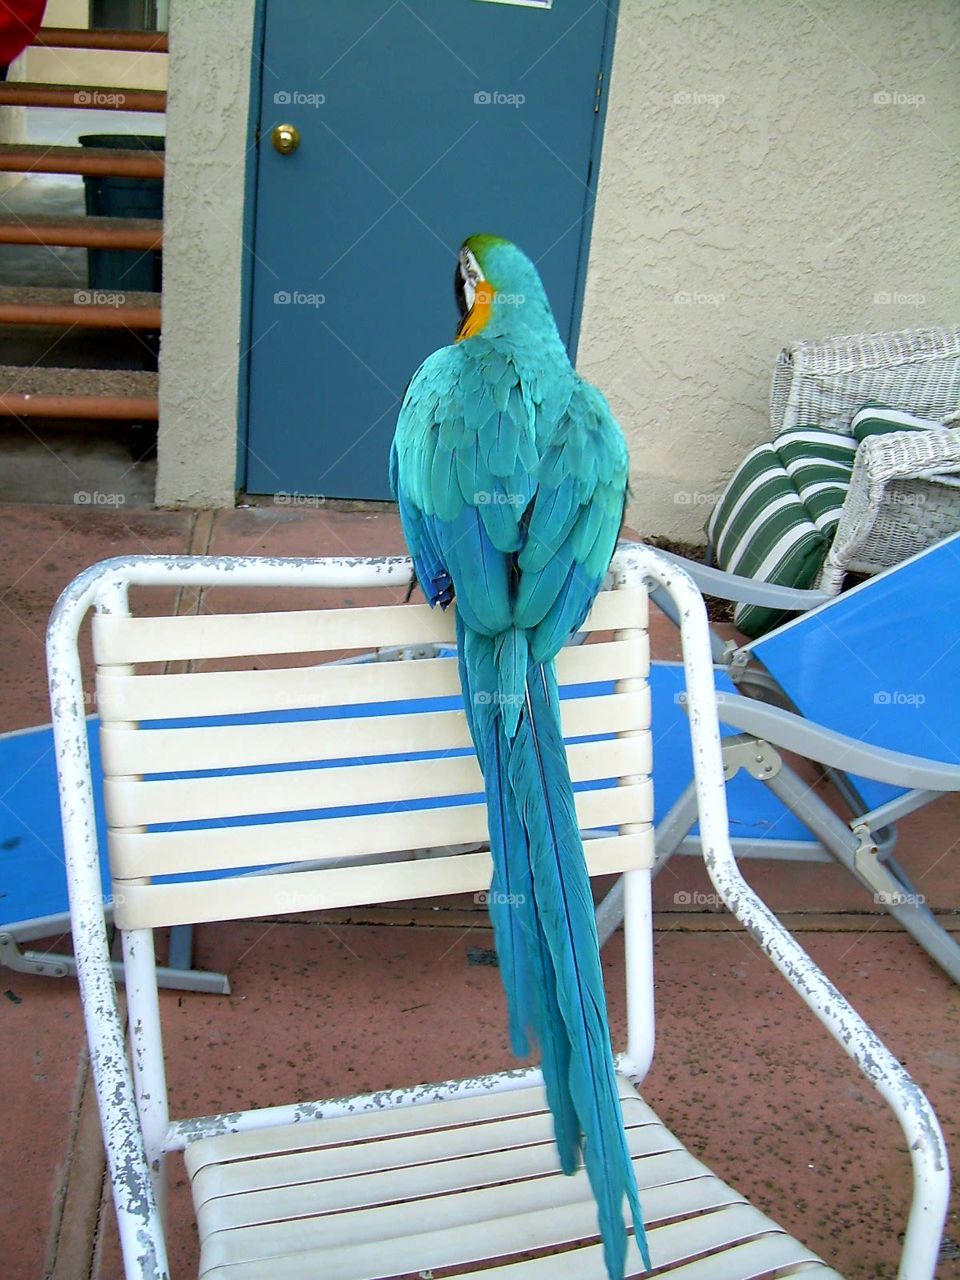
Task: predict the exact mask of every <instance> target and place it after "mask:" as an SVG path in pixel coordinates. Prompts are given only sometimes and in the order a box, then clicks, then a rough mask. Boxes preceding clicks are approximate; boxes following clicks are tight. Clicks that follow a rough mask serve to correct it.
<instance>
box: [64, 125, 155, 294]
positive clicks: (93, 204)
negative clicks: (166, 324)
mask: <svg viewBox="0 0 960 1280" xmlns="http://www.w3.org/2000/svg"><path fill="white" fill-rule="evenodd" d="M79 142H80V145H81V146H83V147H116V148H118V149H120V148H122V149H124V150H128V151H134V150H144V151H163V149H164V139H163V138H157V137H149V136H140V135H137V134H129V133H87V134H84V136H83V137H82V138H80V139H79ZM83 189H84V197H85V200H86V208H87V213H88V215H90V216H92V217H97V218H162V217H163V179H162V178H122V177H99V176H96V175H88V174H84V177H83ZM162 260H163V259H162V254H161V252H160V250H158V249H150V250H148V251H147V252H143V251H142V250H139V249H88V250H87V274H88V282H89V285H90V288H91V289H102V290H104V291H106V292H110V293H123V292H124V291H129V292H144V293H151V292H157V293H159V291H160V278H161V263H162Z"/></svg>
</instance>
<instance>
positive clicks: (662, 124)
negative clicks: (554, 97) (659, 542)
mask: <svg viewBox="0 0 960 1280" xmlns="http://www.w3.org/2000/svg"><path fill="white" fill-rule="evenodd" d="M958 38H960V6H957V5H956V3H955V2H954V0H927V3H925V4H923V5H919V6H917V5H903V4H901V3H898V2H897V0H870V3H868V4H864V3H862V0H856V2H854V0H816V2H815V3H807V2H806V0H799V3H796V4H791V5H781V4H778V3H773V2H772V0H723V2H722V3H721V2H720V0H621V4H620V20H619V25H618V32H617V43H616V50H615V55H614V65H613V73H612V79H611V97H610V101H609V104H608V115H607V124H606V133H605V142H604V150H603V160H602V165H601V171H600V181H599V193H598V199H597V206H596V215H595V223H594V231H593V240H592V245H591V252H590V261H589V271H588V276H587V288H586V301H585V311H584V317H583V328H582V337H581V342H580V355H579V360H578V365H579V368H580V370H581V372H582V373H584V374H585V375H586V376H587V377H589V378H591V379H592V380H593V381H595V382H596V383H597V384H598V385H599V386H600V387H602V388H603V390H604V391H605V393H606V394H607V396H608V397H609V399H610V402H611V405H612V407H613V409H614V411H615V412H616V414H617V416H618V418H619V420H620V422H621V424H622V426H623V428H624V430H625V432H626V435H627V438H628V443H629V445H630V453H631V459H632V490H633V496H632V500H631V505H630V509H629V513H628V515H629V522H630V524H631V525H632V526H633V527H635V528H636V529H638V530H640V531H641V532H642V533H643V534H647V535H652V534H656V535H661V536H666V537H670V538H674V539H678V540H685V541H700V540H702V526H703V522H704V520H705V519H706V517H707V515H708V514H709V510H710V507H711V505H712V504H713V502H715V501H716V498H717V497H718V495H719V493H720V492H721V491H722V488H723V484H724V482H725V481H726V479H727V478H728V477H729V475H730V474H731V472H732V471H733V470H734V468H735V467H736V465H737V463H738V462H739V460H740V459H741V458H742V457H743V455H744V454H745V453H746V451H747V450H748V449H749V448H750V447H751V446H753V445H754V444H756V443H758V442H759V441H761V440H763V439H766V438H768V436H769V426H768V395H769V383H770V376H771V373H772V369H773V364H774V361H775V358H776V355H777V352H778V351H779V349H780V348H781V347H782V346H785V345H787V344H788V343H789V342H790V341H792V340H794V339H797V338H801V337H804V338H816V337H822V336H826V335H828V334H844V333H858V332H877V331H881V330H889V329H899V328H903V327H907V326H910V325H927V324H941V323H956V321H957V318H958V315H957V300H958V293H960V255H958V254H957V251H956V247H957V243H958V240H960V184H958V181H957V166H958V160H960V100H958V98H957V94H956V80H955V76H956V66H955V57H956V53H955V46H956V45H957V42H958Z"/></svg>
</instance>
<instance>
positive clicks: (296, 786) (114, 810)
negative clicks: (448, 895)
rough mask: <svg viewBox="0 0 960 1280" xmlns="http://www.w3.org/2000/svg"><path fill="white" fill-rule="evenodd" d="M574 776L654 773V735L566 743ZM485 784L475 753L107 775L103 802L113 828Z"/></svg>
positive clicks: (477, 788) (381, 800)
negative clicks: (208, 773)
mask: <svg viewBox="0 0 960 1280" xmlns="http://www.w3.org/2000/svg"><path fill="white" fill-rule="evenodd" d="M567 760H568V763H569V766H570V777H571V778H572V780H573V781H574V782H596V781H598V780H602V779H606V778H622V777H631V776H635V775H638V774H649V772H650V768H651V747H650V735H649V734H647V733H644V734H638V735H637V736H635V737H629V738H610V739H607V740H606V741H599V742H581V743H577V744H575V745H573V746H570V747H568V748H567ZM482 791H483V775H482V774H481V773H480V766H479V764H478V763H477V758H476V756H475V755H474V754H473V753H472V752H471V754H470V755H461V756H447V757H440V758H437V759H433V760H399V761H392V762H389V763H387V764H352V765H340V766H337V765H334V766H331V767H330V768H326V769H324V768H321V769H293V770H289V769H288V770H283V771H282V772H278V773H273V772H270V773H242V774H235V775H227V776H223V777H213V778H207V777H196V776H194V777H189V778H177V779H170V780H164V781H160V782H141V781H139V780H138V779H135V778H125V777H124V778H107V779H105V781H104V788H103V794H104V807H105V810H106V815H107V822H108V823H109V824H110V825H111V826H113V827H136V826H149V825H150V824H151V823H155V822H194V821H199V820H201V819H214V818H239V817H245V816H248V815H253V814H266V813H294V812H297V811H298V810H308V809H327V808H340V807H345V806H347V805H373V804H391V803H403V802H406V801H410V800H424V799H432V798H434V797H440V796H459V795H464V796H466V795H474V794H477V793H478V792H482Z"/></svg>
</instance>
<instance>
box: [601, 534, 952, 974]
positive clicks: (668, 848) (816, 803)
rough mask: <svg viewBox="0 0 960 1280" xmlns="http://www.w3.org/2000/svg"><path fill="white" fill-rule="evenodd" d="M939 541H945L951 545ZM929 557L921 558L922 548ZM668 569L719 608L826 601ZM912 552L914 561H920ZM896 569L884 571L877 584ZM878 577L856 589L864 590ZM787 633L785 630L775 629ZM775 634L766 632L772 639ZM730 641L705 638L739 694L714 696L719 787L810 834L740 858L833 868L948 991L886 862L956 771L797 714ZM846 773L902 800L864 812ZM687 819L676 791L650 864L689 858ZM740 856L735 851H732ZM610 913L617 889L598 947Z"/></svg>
mask: <svg viewBox="0 0 960 1280" xmlns="http://www.w3.org/2000/svg"><path fill="white" fill-rule="evenodd" d="M948 541H951V542H952V541H957V537H956V535H955V536H954V539H949V540H948ZM928 550H929V549H928ZM661 554H663V555H664V556H665V558H666V559H668V560H669V561H670V562H671V563H672V564H675V565H676V566H677V567H680V568H682V569H683V570H684V571H685V572H687V573H688V574H689V575H690V576H691V578H692V579H693V580H694V582H695V583H696V584H697V586H698V587H699V589H700V590H701V591H702V592H703V593H704V594H705V595H708V596H714V597H716V598H719V599H725V600H735V601H745V602H747V603H751V604H758V605H761V606H763V607H772V608H782V609H785V610H786V609H790V610H795V611H797V612H798V613H800V614H802V613H806V612H811V611H813V610H816V609H818V608H820V607H821V606H824V605H827V604H829V602H830V601H831V599H832V597H831V596H829V595H827V594H826V593H825V592H820V591H793V590H791V589H789V588H785V587H777V586H771V585H768V584H765V583H758V582H754V581H753V580H751V579H747V578H740V577H737V576H736V575H733V574H727V573H723V572H721V571H720V570H717V569H714V568H710V567H707V566H704V565H701V564H697V563H695V562H693V561H689V560H686V559H684V558H683V557H681V556H675V555H672V554H668V553H666V552H664V553H661ZM922 554H923V553H921V555H922ZM902 568H903V566H894V568H893V569H889V570H887V571H885V573H884V575H883V576H884V577H886V576H887V575H888V574H891V573H896V572H898V571H899V570H900V569H902ZM877 581H878V579H876V578H874V579H871V580H870V581H868V582H866V583H864V584H863V585H862V587H861V588H859V589H858V590H861V591H863V592H868V591H870V590H871V587H872V585H873V584H874V583H875V582H877ZM652 598H653V599H654V600H655V601H656V602H657V603H658V604H659V605H660V606H661V608H663V609H664V610H665V611H666V612H667V613H668V615H670V616H672V617H673V618H674V620H675V621H677V616H676V610H675V607H674V606H673V605H672V604H671V601H670V600H669V598H667V597H666V596H665V594H664V593H663V592H662V591H661V590H660V589H659V588H656V587H654V590H653V593H652ZM785 625H790V624H785ZM773 634H776V633H773ZM767 639H769V637H763V638H761V640H759V641H753V642H750V643H747V644H743V645H740V644H737V643H735V642H728V641H724V640H722V639H721V638H720V637H719V636H718V635H717V634H716V633H715V632H712V631H711V636H710V642H711V647H712V652H713V659H714V662H715V664H716V667H717V671H718V674H720V673H722V674H723V675H725V676H728V677H729V679H730V680H731V681H732V682H733V685H734V686H735V687H736V688H738V689H740V690H742V691H743V693H742V694H737V693H728V692H724V693H721V694H719V695H718V704H719V715H720V718H721V720H722V721H723V723H724V724H725V725H727V726H729V727H730V728H732V729H735V730H737V731H738V732H737V733H735V734H732V735H729V736H725V737H724V738H723V743H722V753H723V760H724V770H725V775H726V777H727V779H728V780H729V779H731V778H733V777H735V776H736V774H737V773H738V772H739V771H740V770H744V771H746V772H748V773H749V774H751V775H752V776H753V777H755V778H757V779H758V780H759V781H761V782H762V783H764V784H765V785H766V786H767V787H768V788H769V789H770V790H771V791H772V792H773V793H774V794H775V795H776V796H777V797H778V799H779V800H780V801H781V802H782V804H783V805H784V807H785V808H786V809H787V810H789V811H790V812H791V813H793V814H794V815H796V816H797V817H798V818H799V819H800V820H801V821H802V822H803V824H804V825H805V826H806V827H807V828H808V830H809V831H810V833H811V835H812V837H813V841H812V843H811V846H809V847H807V848H803V847H798V848H795V849H790V848H784V849H782V850H778V849H777V848H776V844H775V842H759V843H758V844H757V845H756V846H755V847H752V848H750V849H749V850H747V851H745V852H747V854H748V856H753V857H765V856H779V857H783V858H786V859H790V860H798V861H830V860H831V859H836V860H837V861H838V862H840V863H841V864H842V865H843V866H845V867H846V868H847V870H848V871H850V872H851V874H852V875H854V876H855V877H856V878H857V879H858V880H859V881H860V882H861V883H862V884H863V885H864V887H865V888H867V889H868V890H869V891H870V893H871V894H872V895H873V896H874V901H875V903H876V904H877V905H881V906H883V907H884V908H885V909H886V910H887V911H888V912H889V913H890V914H891V915H892V916H893V917H894V918H895V919H896V920H897V921H898V922H899V923H900V924H901V925H902V927H903V928H904V929H905V930H906V931H907V932H908V933H910V934H911V935H912V937H914V938H915V939H916V941H917V942H918V943H919V944H920V946H922V947H923V949H924V950H925V951H926V952H927V954H928V955H929V956H930V957H931V959H933V960H934V961H935V962H936V963H937V964H938V965H940V967H941V968H942V969H943V970H944V971H945V972H946V973H947V974H948V975H949V976H950V977H951V978H952V979H953V980H954V981H955V982H960V944H958V942H957V940H956V939H955V938H954V937H952V936H951V935H950V934H948V933H947V932H946V930H945V929H944V928H943V926H942V925H941V924H940V922H939V921H938V920H937V919H936V918H935V916H934V915H933V913H932V912H931V911H930V910H929V908H928V907H927V906H926V904H925V901H924V898H923V895H922V894H921V893H919V892H918V890H917V888H916V886H915V885H914V884H913V883H912V881H911V880H910V878H909V877H908V875H907V874H906V872H905V871H904V869H903V868H902V867H901V866H900V865H899V863H898V862H897V860H896V858H895V856H894V852H893V850H894V845H895V843H896V837H897V833H896V828H895V823H896V822H897V821H898V819H900V818H902V817H905V816H906V815H907V814H909V813H912V812H913V811H914V810H916V809H918V808H921V807H922V806H923V805H925V804H928V803H930V801H931V800H933V799H935V798H936V797H937V796H938V795H941V794H943V793H945V792H952V791H960V765H953V764H947V763H942V762H941V761H938V760H932V759H927V758H925V757H921V756H916V755H909V754H907V753H904V752H898V751H892V750H889V749H884V748H882V747H878V746H871V745H869V744H867V743H863V742H861V741H859V740H857V739H856V738H853V737H850V736H848V735H845V734H843V733H839V732H837V731H836V730H835V729H830V728H825V727H824V726H823V725H820V724H818V723H817V722H816V721H815V720H813V719H810V718H807V717H806V716H803V715H800V714H798V713H797V711H796V708H795V706H794V704H793V702H792V700H791V698H790V686H789V683H786V686H785V684H784V683H782V682H781V680H782V678H783V677H782V673H781V680H777V679H775V678H774V677H773V676H772V675H771V674H770V673H769V672H768V671H766V670H765V668H764V667H763V665H762V662H759V661H758V651H759V653H760V654H762V653H763V652H764V644H765V641H766V640H767ZM784 751H790V752H793V753H795V754H796V755H799V756H802V757H804V758H806V759H808V760H810V761H813V762H815V763H816V764H817V765H819V766H821V767H822V769H823V772H824V774H825V776H826V777H827V778H829V780H830V781H831V782H832V783H833V785H834V787H835V788H836V790H837V791H838V793H839V795H840V797H841V799H842V800H843V802H844V804H845V806H846V807H847V809H848V810H849V813H850V817H849V819H848V820H847V821H844V820H843V819H842V818H841V817H839V816H838V815H837V813H836V811H835V809H834V808H832V807H831V806H829V805H828V804H827V803H826V802H825V801H824V799H823V798H822V797H821V796H820V795H818V794H817V792H816V791H814V790H813V789H811V787H810V786H809V785H808V784H807V783H806V782H805V781H804V780H803V779H802V778H801V777H800V776H799V775H798V773H797V771H796V770H795V769H794V768H793V767H792V766H791V765H790V764H789V763H788V762H787V761H786V760H785V759H784V758H783V755H782V752H784ZM851 775H856V776H861V777H867V778H871V779H874V780H876V781H878V782H883V783H889V784H891V785H892V786H896V787H899V788H903V789H904V791H903V794H901V795H900V796H897V797H896V798H894V799H891V800H889V801H888V802H886V803H884V804H882V805H878V806H875V807H872V808H871V806H870V805H869V804H867V803H865V802H864V800H863V799H862V798H861V796H860V794H859V793H858V791H857V789H856V786H855V785H854V783H852V782H851V780H850V778H851ZM696 819H697V806H696V789H695V786H694V783H693V781H691V782H690V784H689V785H688V786H687V787H686V789H685V790H684V792H683V794H682V795H681V797H680V798H679V799H678V801H677V802H676V804H675V805H674V806H673V807H672V809H671V810H670V812H669V813H668V814H667V815H666V816H665V817H664V818H663V819H662V820H661V822H660V823H659V825H658V828H657V838H656V844H657V867H658V869H659V868H661V867H662V866H663V865H664V864H665V862H666V860H667V859H668V858H670V857H671V856H672V855H673V854H675V853H677V852H682V853H690V852H695V851H696V848H697V843H696V840H695V839H692V838H691V837H690V832H691V828H692V827H693V825H694V823H695V822H696ZM738 852H740V853H741V855H742V853H743V852H744V851H741V850H738ZM620 912H621V904H620V888H619V886H617V887H615V889H614V890H613V891H612V892H611V894H610V895H608V898H607V900H606V901H605V903H604V904H602V905H601V908H600V911H599V914H598V927H599V929H600V935H601V938H604V939H605V938H607V937H609V936H610V934H611V933H612V932H613V930H614V929H616V927H617V925H618V923H619V916H620Z"/></svg>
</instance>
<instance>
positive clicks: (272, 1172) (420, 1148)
mask: <svg viewBox="0 0 960 1280" xmlns="http://www.w3.org/2000/svg"><path fill="white" fill-rule="evenodd" d="M518 1129H520V1130H521V1132H519V1133H518V1132H517V1130H518ZM437 1136H438V1135H436V1134H420V1135H417V1136H416V1137H411V1138H400V1139H397V1140H396V1141H395V1142H393V1143H390V1144H386V1143H385V1144H380V1143H377V1144H375V1145H374V1149H373V1150H372V1151H371V1150H369V1149H368V1148H367V1147H366V1146H362V1147H357V1146H351V1147H347V1148H342V1147H338V1148H336V1149H335V1150H334V1151H324V1152H320V1153H317V1152H301V1153H299V1154H297V1155H295V1156H282V1157H277V1158H274V1159H263V1160H248V1161H244V1162H242V1163H241V1164H239V1165H237V1166H227V1167H226V1168H224V1167H222V1166H220V1167H218V1168H215V1169H205V1170H203V1172H202V1173H201V1174H200V1175H199V1176H198V1178H197V1179H196V1181H195V1182H194V1187H193V1202H194V1205H195V1206H197V1224H198V1226H199V1228H200V1233H201V1235H209V1234H211V1233H212V1232H214V1231H230V1230H234V1229H236V1228H238V1227H246V1226H254V1225H262V1224H264V1223H269V1222H286V1221H290V1220H291V1219H292V1218H305V1217H314V1216H317V1215H319V1214H322V1213H338V1212H341V1211H343V1210H348V1209H349V1210H354V1209H359V1208H362V1207H363V1206H374V1205H376V1206H379V1205H388V1204H391V1203H394V1202H397V1201H409V1200H414V1199H417V1198H418V1197H425V1196H437V1195H443V1194H446V1193H448V1192H452V1191H467V1190H469V1189H471V1188H478V1187H487V1186H496V1185H499V1184H500V1183H505V1182H519V1181H521V1180H526V1179H529V1178H539V1177H544V1176H546V1175H548V1174H552V1175H556V1174H559V1173H560V1164H559V1159H558V1157H557V1145H556V1142H555V1141H554V1136H553V1121H552V1119H551V1117H550V1116H549V1115H543V1116H534V1117H530V1118H528V1119H526V1120H524V1121H522V1122H520V1121H506V1122H504V1123H502V1124H497V1125H493V1124H491V1125H477V1126H475V1127H474V1128H472V1129H469V1130H461V1131H460V1132H459V1133H458V1134H457V1137H456V1139H453V1138H448V1140H447V1141H446V1142H443V1143H438V1142H437ZM444 1136H446V1134H444ZM626 1140H627V1146H628V1148H629V1150H630V1153H631V1155H633V1156H643V1157H644V1164H645V1166H646V1167H648V1168H650V1169H653V1168H659V1169H660V1172H658V1173H656V1174H655V1176H656V1177H657V1179H658V1180H659V1181H663V1180H665V1178H666V1174H667V1170H668V1169H670V1168H677V1167H680V1166H678V1165H676V1164H674V1165H669V1164H667V1163H664V1164H662V1165H659V1166H657V1165H656V1163H655V1162H656V1160H657V1158H658V1157H665V1156H667V1155H668V1154H669V1153H672V1152H678V1151H679V1152H682V1151H683V1148H682V1147H681V1146H680V1144H679V1143H678V1142H677V1141H676V1139H675V1138H672V1137H671V1136H670V1135H669V1134H668V1133H667V1131H666V1130H665V1129H663V1128H662V1127H660V1126H657V1125H644V1126H641V1127H640V1128H639V1129H632V1128H627V1130H626ZM408 1211H409V1208H408ZM413 1212H416V1208H415V1207H414V1208H413ZM387 1229H389V1228H387Z"/></svg>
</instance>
